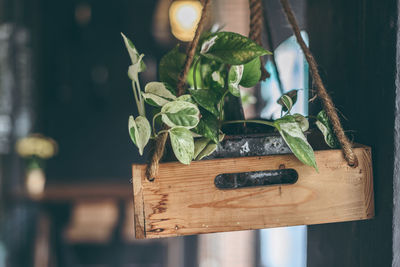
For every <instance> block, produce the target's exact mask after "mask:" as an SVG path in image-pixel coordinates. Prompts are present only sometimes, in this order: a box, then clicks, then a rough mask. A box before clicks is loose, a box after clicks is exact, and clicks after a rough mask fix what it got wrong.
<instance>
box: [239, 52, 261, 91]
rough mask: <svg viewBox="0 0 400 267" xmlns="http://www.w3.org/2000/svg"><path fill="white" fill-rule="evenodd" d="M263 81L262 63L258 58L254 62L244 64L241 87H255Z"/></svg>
mask: <svg viewBox="0 0 400 267" xmlns="http://www.w3.org/2000/svg"><path fill="white" fill-rule="evenodd" d="M260 79H261V61H260V58H259V57H257V58H255V59H253V60H252V61H250V62H248V63H246V64H244V69H243V75H242V79H241V80H240V83H239V84H240V85H241V86H243V87H247V88H249V87H253V86H255V85H256V84H257V83H258V82H259V81H260Z"/></svg>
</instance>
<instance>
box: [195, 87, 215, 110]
mask: <svg viewBox="0 0 400 267" xmlns="http://www.w3.org/2000/svg"><path fill="white" fill-rule="evenodd" d="M190 94H191V95H192V97H193V98H194V100H195V101H196V102H197V104H199V105H200V106H201V107H203V108H205V109H206V110H208V111H209V112H211V113H212V114H214V115H215V116H218V110H217V107H216V105H217V103H218V97H217V95H216V94H215V93H214V91H212V90H209V89H198V90H190Z"/></svg>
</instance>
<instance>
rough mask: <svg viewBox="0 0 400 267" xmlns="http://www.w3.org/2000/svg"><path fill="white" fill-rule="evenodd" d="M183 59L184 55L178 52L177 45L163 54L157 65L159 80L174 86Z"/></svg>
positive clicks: (183, 62)
mask: <svg viewBox="0 0 400 267" xmlns="http://www.w3.org/2000/svg"><path fill="white" fill-rule="evenodd" d="M185 59H186V55H185V54H183V53H181V52H179V46H176V47H175V48H174V49H172V50H171V51H170V52H168V53H167V54H166V55H165V56H163V57H162V58H161V61H160V65H159V67H158V72H159V75H160V81H161V82H165V83H167V84H169V85H171V86H173V87H176V84H177V83H178V77H179V74H180V73H181V71H182V68H183V65H184V64H185Z"/></svg>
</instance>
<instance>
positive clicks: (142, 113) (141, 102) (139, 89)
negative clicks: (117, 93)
mask: <svg viewBox="0 0 400 267" xmlns="http://www.w3.org/2000/svg"><path fill="white" fill-rule="evenodd" d="M135 82H136V85H137V90H138V93H139V101H140V106H141V113H140V115H141V116H143V117H146V110H145V108H144V100H143V96H142V89H141V88H140V83H139V77H138V78H137V79H136V80H135Z"/></svg>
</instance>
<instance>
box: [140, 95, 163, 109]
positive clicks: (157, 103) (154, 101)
mask: <svg viewBox="0 0 400 267" xmlns="http://www.w3.org/2000/svg"><path fill="white" fill-rule="evenodd" d="M142 96H143V98H144V101H146V103H147V104H149V105H152V106H154V107H162V106H164V105H165V104H167V103H169V102H170V100H168V99H165V98H162V97H160V96H158V95H154V94H151V93H144V92H142Z"/></svg>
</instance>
